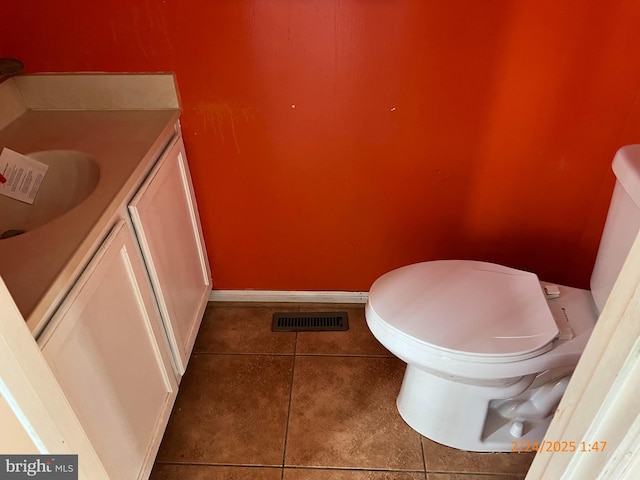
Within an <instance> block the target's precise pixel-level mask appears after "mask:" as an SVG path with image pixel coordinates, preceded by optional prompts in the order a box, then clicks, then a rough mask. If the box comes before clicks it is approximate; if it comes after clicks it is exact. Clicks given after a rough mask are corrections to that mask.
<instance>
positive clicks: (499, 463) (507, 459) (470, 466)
mask: <svg viewBox="0 0 640 480" xmlns="http://www.w3.org/2000/svg"><path fill="white" fill-rule="evenodd" d="M422 442H423V445H424V458H425V463H426V466H427V472H458V473H498V474H500V473H502V474H507V473H508V474H516V475H524V474H526V473H527V471H528V470H529V466H530V465H531V462H533V457H534V456H535V454H533V453H524V454H519V453H476V452H466V451H463V450H458V449H455V448H450V447H446V446H444V445H441V444H439V443H436V442H434V441H432V440H429V439H428V438H425V437H422ZM464 478H465V480H467V479H466V477H464Z"/></svg>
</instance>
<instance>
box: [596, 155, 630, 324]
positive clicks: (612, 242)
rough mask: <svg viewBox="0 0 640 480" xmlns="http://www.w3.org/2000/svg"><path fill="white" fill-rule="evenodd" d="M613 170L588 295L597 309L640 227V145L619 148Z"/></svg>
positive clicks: (604, 301) (600, 309)
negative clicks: (608, 201)
mask: <svg viewBox="0 0 640 480" xmlns="http://www.w3.org/2000/svg"><path fill="white" fill-rule="evenodd" d="M613 172H614V173H615V174H616V184H615V187H614V189H613V196H612V197H611V203H610V205H609V213H608V214H607V221H606V223H605V226H604V231H603V232H602V239H601V240H600V248H599V250H598V256H597V257H596V263H595V266H594V267H593V274H592V275H591V294H592V295H593V299H594V300H595V303H596V306H597V307H598V311H600V312H602V309H603V308H604V304H605V303H606V301H607V298H609V294H610V293H611V290H612V289H613V284H614V283H615V281H616V279H617V278H618V274H619V273H620V270H621V269H622V264H623V263H624V261H625V259H626V258H627V254H628V253H629V250H631V245H632V244H633V241H634V240H635V238H636V235H637V234H638V230H639V228H640V145H628V146H626V147H622V148H620V150H618V152H617V153H616V155H615V157H614V158H613Z"/></svg>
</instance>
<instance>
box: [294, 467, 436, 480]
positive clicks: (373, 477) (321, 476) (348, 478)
mask: <svg viewBox="0 0 640 480" xmlns="http://www.w3.org/2000/svg"><path fill="white" fill-rule="evenodd" d="M283 480H425V478H424V473H418V472H380V471H375V472H374V471H371V470H338V469H324V468H314V469H310V468H285V469H284V477H283Z"/></svg>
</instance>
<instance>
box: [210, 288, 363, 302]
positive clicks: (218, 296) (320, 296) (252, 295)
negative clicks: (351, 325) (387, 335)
mask: <svg viewBox="0 0 640 480" xmlns="http://www.w3.org/2000/svg"><path fill="white" fill-rule="evenodd" d="M368 296H369V293H368V292H340V291H328V292H316V291H297V290H212V291H211V294H210V295H209V301H210V302H293V303H366V302H367V298H368Z"/></svg>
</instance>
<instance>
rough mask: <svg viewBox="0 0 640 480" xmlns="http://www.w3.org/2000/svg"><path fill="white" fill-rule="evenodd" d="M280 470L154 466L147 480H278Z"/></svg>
mask: <svg viewBox="0 0 640 480" xmlns="http://www.w3.org/2000/svg"><path fill="white" fill-rule="evenodd" d="M281 478H282V468H279V467H278V468H264V467H226V466H224V467H222V466H221V467H218V466H210V465H165V464H162V463H159V464H156V465H155V466H154V468H153V471H152V472H151V477H150V478H149V480H280V479H281Z"/></svg>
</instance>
